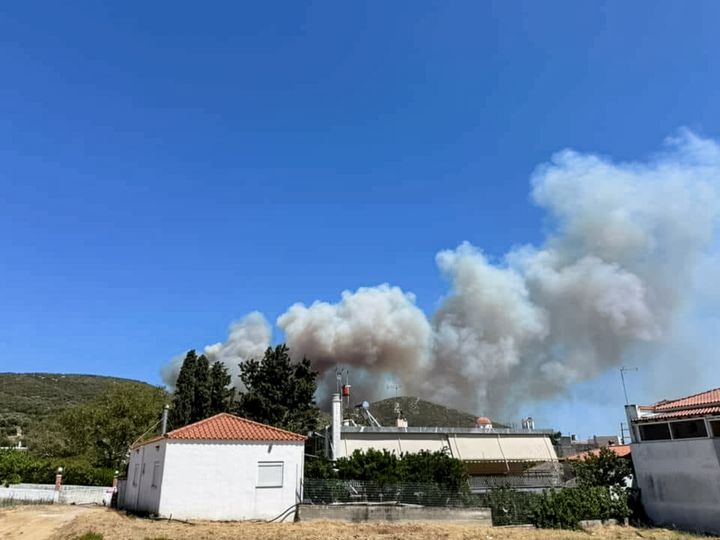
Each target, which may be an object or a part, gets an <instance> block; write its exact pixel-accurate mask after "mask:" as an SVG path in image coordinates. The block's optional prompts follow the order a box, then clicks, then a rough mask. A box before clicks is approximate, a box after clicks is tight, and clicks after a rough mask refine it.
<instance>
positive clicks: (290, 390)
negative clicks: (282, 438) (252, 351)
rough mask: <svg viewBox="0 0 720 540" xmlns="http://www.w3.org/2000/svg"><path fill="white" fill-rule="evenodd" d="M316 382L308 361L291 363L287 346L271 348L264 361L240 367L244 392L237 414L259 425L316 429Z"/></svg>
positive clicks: (300, 430)
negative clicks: (259, 423)
mask: <svg viewBox="0 0 720 540" xmlns="http://www.w3.org/2000/svg"><path fill="white" fill-rule="evenodd" d="M316 378H317V372H316V371H313V370H312V369H311V367H310V361H309V360H308V359H306V358H303V360H302V361H300V362H292V361H291V360H290V354H289V349H288V348H287V346H285V345H278V346H277V347H275V348H273V347H268V349H267V350H266V351H265V355H264V356H263V358H262V360H256V359H251V360H247V361H245V362H242V363H241V364H240V380H241V381H242V382H243V384H244V386H245V389H244V390H243V391H241V392H239V393H238V397H237V404H236V411H237V413H238V414H239V415H241V416H244V417H246V418H249V419H251V420H255V421H257V422H262V423H264V424H269V425H271V426H276V427H280V428H283V429H287V430H289V431H294V432H296V433H307V432H308V431H311V430H313V429H315V428H316V426H317V418H318V408H317V405H316V404H315V390H316V389H317V382H316Z"/></svg>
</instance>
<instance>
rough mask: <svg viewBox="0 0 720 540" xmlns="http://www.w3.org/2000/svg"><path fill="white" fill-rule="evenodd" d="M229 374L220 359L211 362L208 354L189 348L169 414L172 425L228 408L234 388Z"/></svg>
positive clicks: (194, 420)
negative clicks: (231, 385)
mask: <svg viewBox="0 0 720 540" xmlns="http://www.w3.org/2000/svg"><path fill="white" fill-rule="evenodd" d="M229 385H230V375H229V374H228V372H227V368H226V367H225V365H224V364H222V363H221V362H215V363H213V364H212V366H210V363H209V361H208V359H207V357H206V356H205V355H204V354H202V355H200V356H198V355H197V354H196V353H195V351H194V350H191V351H188V353H187V354H186V355H185V360H183V364H182V367H181V368H180V373H179V374H178V378H177V381H176V383H175V393H174V394H173V401H172V408H171V410H170V415H169V424H170V428H171V429H177V428H179V427H182V426H185V425H187V424H192V423H193V422H197V421H199V420H203V419H205V418H208V417H209V416H213V415H214V414H218V413H221V412H227V411H229V410H230V407H231V399H232V394H233V390H232V389H231V388H229Z"/></svg>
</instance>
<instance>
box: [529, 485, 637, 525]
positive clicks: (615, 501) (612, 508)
mask: <svg viewBox="0 0 720 540" xmlns="http://www.w3.org/2000/svg"><path fill="white" fill-rule="evenodd" d="M629 515H630V510H629V508H628V502H627V494H626V492H625V490H624V489H622V488H618V487H613V488H607V487H578V488H567V489H562V490H550V491H546V492H544V493H543V494H542V496H540V497H539V498H538V500H537V503H536V504H535V506H534V508H533V511H532V517H531V520H532V523H533V525H535V526H536V527H540V528H543V529H578V528H579V527H580V521H582V520H586V519H602V520H605V519H618V520H622V519H625V518H626V517H628V516H629Z"/></svg>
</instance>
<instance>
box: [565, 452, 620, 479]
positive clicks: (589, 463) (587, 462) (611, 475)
mask: <svg viewBox="0 0 720 540" xmlns="http://www.w3.org/2000/svg"><path fill="white" fill-rule="evenodd" d="M572 467H573V472H574V473H575V477H576V479H577V483H578V485H580V486H582V487H595V486H604V487H614V486H619V487H624V486H625V478H627V477H628V476H630V475H631V474H632V465H631V464H630V462H629V460H627V459H625V458H621V457H620V456H618V455H617V454H616V453H615V452H613V451H612V450H610V449H609V448H601V449H600V452H599V453H598V454H594V453H592V454H588V455H587V456H586V457H585V458H584V459H579V460H577V461H575V462H574V463H573V466H572Z"/></svg>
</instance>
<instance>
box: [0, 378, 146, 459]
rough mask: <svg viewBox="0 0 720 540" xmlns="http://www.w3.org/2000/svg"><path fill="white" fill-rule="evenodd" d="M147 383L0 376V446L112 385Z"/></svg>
mask: <svg viewBox="0 0 720 540" xmlns="http://www.w3.org/2000/svg"><path fill="white" fill-rule="evenodd" d="M120 383H134V384H138V385H144V386H150V385H148V384H147V383H144V382H140V381H133V380H129V379H120V378H117V377H103V376H99V375H72V374H67V375H66V374H61V373H0V446H2V441H3V440H4V438H5V437H8V436H9V437H11V441H12V440H13V439H14V438H15V435H16V433H17V430H18V428H20V429H21V430H23V431H24V430H27V428H28V427H29V426H30V425H31V424H32V423H33V422H35V421H37V420H38V419H41V418H43V417H45V416H47V415H49V414H52V413H56V412H58V411H61V410H63V409H66V408H68V407H71V406H73V405H80V404H83V403H87V402H89V401H92V400H93V399H95V398H97V397H98V396H100V395H102V394H103V393H105V392H107V391H108V390H110V388H112V387H113V386H114V385H116V384H120Z"/></svg>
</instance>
